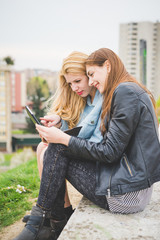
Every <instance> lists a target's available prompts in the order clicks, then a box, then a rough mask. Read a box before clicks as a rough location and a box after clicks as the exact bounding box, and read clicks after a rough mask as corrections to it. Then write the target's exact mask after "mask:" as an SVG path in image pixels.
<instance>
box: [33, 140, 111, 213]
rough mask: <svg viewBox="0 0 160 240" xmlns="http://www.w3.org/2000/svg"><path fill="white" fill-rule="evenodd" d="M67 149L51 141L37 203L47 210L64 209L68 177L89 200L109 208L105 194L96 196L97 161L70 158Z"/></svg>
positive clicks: (46, 153) (46, 154)
mask: <svg viewBox="0 0 160 240" xmlns="http://www.w3.org/2000/svg"><path fill="white" fill-rule="evenodd" d="M65 152H66V147H65V146H63V145H61V144H53V143H51V144H49V146H48V149H47V150H46V152H45V155H44V166H43V172H42V178H41V185H40V191H39V196H38V201H37V205H38V206H39V207H41V208H42V209H44V210H46V211H47V210H48V211H51V212H55V211H61V208H63V206H64V193H65V179H67V180H68V181H69V182H70V183H71V184H72V185H73V186H74V187H75V188H76V189H77V190H78V191H79V192H80V193H81V194H82V195H84V196H85V197H87V198H88V199H89V200H90V201H92V202H93V203H95V204H96V205H98V206H100V207H102V208H104V209H108V204H107V200H106V197H105V196H97V195H95V188H96V163H94V162H89V161H83V160H79V159H75V158H74V159H71V158H70V157H67V156H66V153H65ZM58 209H59V210H58Z"/></svg>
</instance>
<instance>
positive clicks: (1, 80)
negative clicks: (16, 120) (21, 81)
mask: <svg viewBox="0 0 160 240" xmlns="http://www.w3.org/2000/svg"><path fill="white" fill-rule="evenodd" d="M10 93H11V81H10V68H9V66H3V65H2V66H0V150H5V151H7V152H11V94H10Z"/></svg>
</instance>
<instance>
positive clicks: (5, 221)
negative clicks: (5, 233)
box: [0, 159, 40, 230]
mask: <svg viewBox="0 0 160 240" xmlns="http://www.w3.org/2000/svg"><path fill="white" fill-rule="evenodd" d="M17 185H21V186H24V187H25V189H26V192H22V193H18V192H16V189H17ZM39 186H40V180H39V175H38V169H37V161H36V159H33V160H30V161H28V162H27V163H25V164H22V165H20V166H18V167H17V168H14V169H12V170H9V171H7V172H5V173H2V174H0V230H1V229H2V228H3V227H5V226H8V225H10V224H12V223H14V222H15V221H16V220H18V219H20V218H21V217H22V216H23V215H24V214H25V212H26V211H27V210H30V209H31V207H32V203H31V202H30V201H28V200H29V199H30V198H36V197H37V196H38V192H39ZM8 187H10V189H8Z"/></svg>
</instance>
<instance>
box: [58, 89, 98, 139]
mask: <svg viewBox="0 0 160 240" xmlns="http://www.w3.org/2000/svg"><path fill="white" fill-rule="evenodd" d="M101 109H102V95H101V94H100V93H99V91H98V90H97V91H96V94H95V97H94V100H93V102H92V103H91V99H90V96H88V97H87V103H86V106H85V108H84V111H83V113H82V114H81V117H80V120H79V122H78V124H77V126H82V129H81V131H80V132H79V134H78V137H80V138H85V139H88V140H89V141H92V142H101V140H102V139H103V137H102V135H101V132H100V123H101V119H100V116H101ZM61 129H62V130H67V129H68V124H67V122H66V121H62V127H61Z"/></svg>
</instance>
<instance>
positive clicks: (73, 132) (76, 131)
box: [25, 106, 82, 142]
mask: <svg viewBox="0 0 160 240" xmlns="http://www.w3.org/2000/svg"><path fill="white" fill-rule="evenodd" d="M25 108H26V111H27V113H28V115H29V117H30V118H31V120H32V122H33V123H34V124H36V123H37V124H39V125H42V124H41V123H40V121H39V120H38V119H37V118H36V117H35V116H34V114H33V113H32V111H31V109H30V108H29V107H28V106H25ZM81 128H82V127H81V126H79V127H75V128H72V129H69V130H66V131H64V132H65V133H67V134H68V135H71V136H77V135H78V134H79V132H80V130H81ZM43 140H44V142H47V141H46V140H45V139H43Z"/></svg>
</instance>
